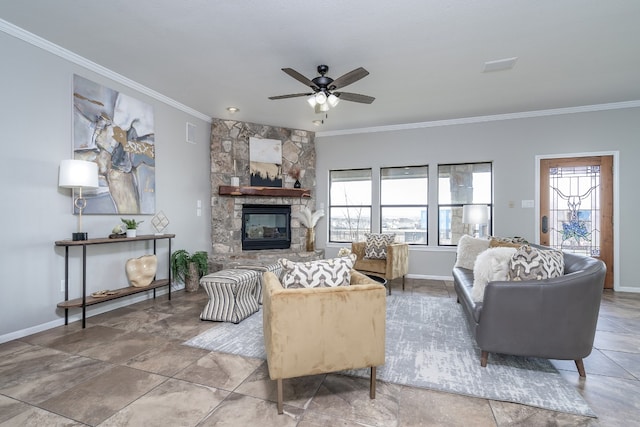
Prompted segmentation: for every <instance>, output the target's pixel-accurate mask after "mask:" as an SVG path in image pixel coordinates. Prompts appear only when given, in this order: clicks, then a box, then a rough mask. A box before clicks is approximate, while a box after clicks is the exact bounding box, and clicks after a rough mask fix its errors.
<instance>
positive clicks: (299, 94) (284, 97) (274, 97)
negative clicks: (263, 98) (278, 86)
mask: <svg viewBox="0 0 640 427" xmlns="http://www.w3.org/2000/svg"><path fill="white" fill-rule="evenodd" d="M309 95H313V92H309V93H290V94H289V95H278V96H270V97H269V99H286V98H297V97H298V96H309Z"/></svg>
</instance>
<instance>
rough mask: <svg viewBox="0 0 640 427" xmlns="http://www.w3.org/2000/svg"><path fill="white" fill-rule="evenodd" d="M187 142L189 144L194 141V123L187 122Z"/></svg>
mask: <svg viewBox="0 0 640 427" xmlns="http://www.w3.org/2000/svg"><path fill="white" fill-rule="evenodd" d="M187 142H188V143H189V144H195V143H196V125H194V124H193V123H189V122H187Z"/></svg>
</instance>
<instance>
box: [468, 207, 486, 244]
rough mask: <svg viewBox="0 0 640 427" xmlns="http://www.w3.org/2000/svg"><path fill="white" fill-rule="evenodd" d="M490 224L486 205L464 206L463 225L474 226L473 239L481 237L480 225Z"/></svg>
mask: <svg viewBox="0 0 640 427" xmlns="http://www.w3.org/2000/svg"><path fill="white" fill-rule="evenodd" d="M488 222H489V208H488V206H486V205H464V206H462V223H463V224H469V225H472V226H473V230H474V233H473V234H474V235H473V237H480V227H479V226H480V225H485V224H487V223H488Z"/></svg>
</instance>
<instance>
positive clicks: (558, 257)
mask: <svg viewBox="0 0 640 427" xmlns="http://www.w3.org/2000/svg"><path fill="white" fill-rule="evenodd" d="M563 274H564V254H563V253H562V251H558V250H555V249H536V248H533V247H531V246H529V245H525V246H522V247H520V248H519V249H517V251H516V253H515V254H514V255H513V256H512V257H511V261H510V263H509V280H515V281H518V280H542V279H550V278H553V277H560V276H562V275H563Z"/></svg>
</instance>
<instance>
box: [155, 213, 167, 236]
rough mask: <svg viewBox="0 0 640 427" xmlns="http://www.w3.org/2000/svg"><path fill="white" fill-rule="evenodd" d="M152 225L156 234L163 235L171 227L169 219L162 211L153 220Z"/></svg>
mask: <svg viewBox="0 0 640 427" xmlns="http://www.w3.org/2000/svg"><path fill="white" fill-rule="evenodd" d="M151 225H152V226H153V228H154V230H156V234H162V233H163V231H164V230H165V229H166V228H167V226H168V225H169V218H167V216H166V215H165V214H164V212H162V211H160V212H158V213H157V214H155V215H154V216H153V218H151Z"/></svg>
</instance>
